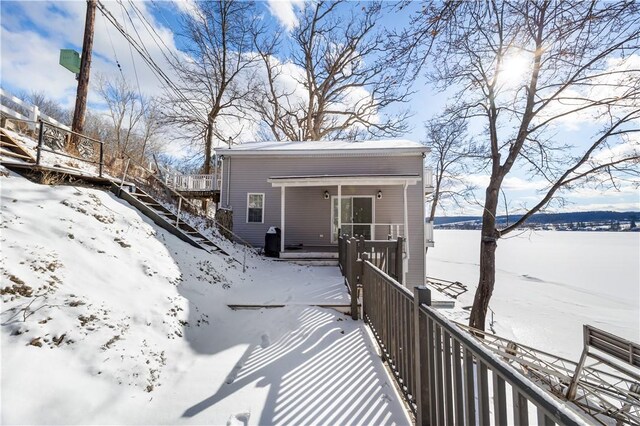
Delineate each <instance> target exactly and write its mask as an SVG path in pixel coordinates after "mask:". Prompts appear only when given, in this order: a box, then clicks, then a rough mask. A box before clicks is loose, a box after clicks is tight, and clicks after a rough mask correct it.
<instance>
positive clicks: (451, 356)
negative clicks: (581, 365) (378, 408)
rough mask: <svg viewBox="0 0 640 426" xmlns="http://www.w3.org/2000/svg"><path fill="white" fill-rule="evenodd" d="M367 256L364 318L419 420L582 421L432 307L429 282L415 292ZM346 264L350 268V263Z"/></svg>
mask: <svg viewBox="0 0 640 426" xmlns="http://www.w3.org/2000/svg"><path fill="white" fill-rule="evenodd" d="M350 243H351V241H349V242H347V246H348V245H349V244H350ZM367 257H368V255H367V254H366V253H365V254H363V255H362V258H361V259H360V260H359V262H361V264H362V267H361V268H362V278H361V281H362V294H363V319H364V320H365V321H366V323H367V324H368V325H369V327H370V328H371V330H372V331H373V334H374V336H375V338H376V340H377V341H378V344H379V346H380V348H381V351H382V354H383V357H384V359H385V360H386V361H387V362H388V365H389V366H390V368H391V370H392V371H393V375H394V376H395V378H396V380H397V382H398V385H399V387H400V389H401V390H402V393H403V394H404V396H405V398H406V400H407V402H408V403H409V405H410V407H411V409H412V411H413V412H414V414H415V416H416V423H417V424H419V425H476V424H481V425H488V424H491V423H494V424H497V425H503V424H518V425H528V424H529V423H530V422H532V423H535V424H544V425H552V424H566V425H574V424H581V423H582V421H581V419H580V418H579V417H578V416H577V415H576V414H574V413H573V412H572V411H570V410H569V409H568V408H566V407H565V406H564V405H563V404H562V403H560V402H559V401H557V400H556V399H554V398H553V397H552V396H550V395H549V394H547V393H546V392H545V391H543V390H542V389H540V388H538V387H537V385H535V384H534V383H533V382H531V381H529V380H528V379H527V378H526V377H524V376H523V375H522V374H520V373H519V372H517V371H516V370H515V369H514V368H513V367H511V366H510V365H509V364H507V363H506V362H504V361H503V360H501V359H499V358H498V357H496V356H495V355H494V354H492V352H491V351H490V350H489V349H487V348H485V347H483V346H482V344H481V343H479V342H478V341H477V340H476V339H475V338H474V337H472V336H471V335H470V334H468V333H467V332H465V331H463V330H461V329H460V328H458V327H457V326H456V325H455V324H453V323H452V322H451V321H449V320H447V319H446V318H444V317H443V316H442V315H440V314H439V313H438V312H437V311H436V310H434V309H433V308H431V307H430V299H431V295H430V292H429V290H428V289H427V288H426V287H416V288H415V292H414V293H412V292H411V291H409V290H408V289H407V288H406V287H404V286H403V285H402V284H400V283H399V282H398V281H397V280H395V279H394V278H393V277H391V276H390V275H389V274H387V273H385V272H384V271H383V270H381V269H380V268H378V267H376V265H375V264H374V263H372V262H370V261H369V260H367ZM351 263H355V262H351ZM345 268H346V269H347V270H349V268H350V266H349V265H348V263H347V264H345ZM491 417H493V421H492V419H491Z"/></svg>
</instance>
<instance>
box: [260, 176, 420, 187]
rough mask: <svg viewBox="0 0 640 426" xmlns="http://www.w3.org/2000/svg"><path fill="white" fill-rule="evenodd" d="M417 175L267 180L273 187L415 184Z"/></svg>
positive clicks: (280, 177) (304, 177)
mask: <svg viewBox="0 0 640 426" xmlns="http://www.w3.org/2000/svg"><path fill="white" fill-rule="evenodd" d="M419 180H420V176H418V175H346V176H331V175H323V176H272V177H270V178H269V179H267V182H269V183H270V184H271V186H273V187H283V186H284V187H290V186H336V185H373V186H376V185H404V184H407V185H415V184H416V183H418V181H419Z"/></svg>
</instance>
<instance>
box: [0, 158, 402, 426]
mask: <svg viewBox="0 0 640 426" xmlns="http://www.w3.org/2000/svg"><path fill="white" fill-rule="evenodd" d="M0 171H2V172H4V171H3V170H0ZM0 185H1V187H0V191H1V194H0V195H1V199H0V202H1V209H2V210H1V213H2V221H1V223H0V232H1V233H0V242H1V250H2V266H1V269H0V273H1V278H0V279H1V284H0V289H1V293H2V313H1V324H2V327H1V332H0V339H1V340H0V342H1V346H0V347H1V350H2V353H1V361H2V362H1V376H2V378H1V388H0V389H1V396H0V403H1V404H0V411H1V415H0V421H1V423H2V424H16V423H20V424H178V423H194V424H310V423H314V424H344V423H354V424H394V423H395V424H406V423H407V422H408V419H407V417H406V414H405V410H404V407H403V406H402V403H401V402H400V399H399V398H398V396H397V393H396V391H395V388H394V387H393V386H394V385H393V380H392V379H391V378H390V377H389V376H388V374H387V373H386V371H385V369H384V367H383V365H382V363H381V361H380V358H379V356H378V354H377V352H376V347H375V344H374V343H373V342H372V341H371V340H370V338H369V336H368V335H367V334H366V332H365V328H364V326H363V324H362V322H353V321H351V320H350V318H349V317H348V316H345V315H343V314H340V313H338V312H336V311H333V310H330V309H322V308H318V307H313V306H310V305H312V304H323V303H326V304H335V303H347V301H348V296H347V295H346V293H345V287H344V284H343V283H342V278H341V277H340V275H339V272H338V270H337V268H332V267H324V268H318V267H315V268H314V267H307V266H295V265H289V264H284V263H279V262H273V261H269V260H265V259H261V258H256V257H252V256H250V257H249V269H248V270H247V272H246V273H243V272H242V266H241V265H239V264H238V263H236V262H234V261H232V260H230V259H229V258H226V257H224V256H222V255H215V254H208V253H206V252H205V251H203V250H199V249H196V248H193V247H191V246H189V245H188V244H185V243H183V242H182V241H180V240H178V239H177V238H175V237H174V236H172V235H171V234H169V233H167V232H165V231H164V230H162V229H160V228H158V227H156V226H155V225H153V223H152V222H151V221H149V220H148V219H147V218H145V217H142V216H141V215H140V214H139V213H138V212H137V211H136V210H134V209H132V208H131V207H130V206H129V205H128V204H126V203H124V202H122V201H121V200H118V199H116V198H115V197H114V196H113V195H111V194H110V193H107V192H103V191H100V190H95V189H88V188H81V187H73V186H59V187H49V186H44V185H37V184H34V183H31V182H29V181H27V180H25V179H23V178H21V177H18V176H17V175H14V174H11V175H10V176H8V177H2V178H0ZM238 303H266V304H272V303H273V304H276V303H284V304H286V305H287V306H286V307H285V308H280V309H262V310H242V311H240V310H239V311H233V310H231V309H229V308H228V307H227V306H226V305H227V304H238Z"/></svg>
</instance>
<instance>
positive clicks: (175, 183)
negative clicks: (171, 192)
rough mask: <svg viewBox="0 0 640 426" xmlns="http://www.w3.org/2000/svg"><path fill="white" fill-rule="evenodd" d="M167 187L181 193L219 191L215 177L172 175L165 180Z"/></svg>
mask: <svg viewBox="0 0 640 426" xmlns="http://www.w3.org/2000/svg"><path fill="white" fill-rule="evenodd" d="M165 183H166V184H167V186H169V187H171V188H172V189H175V190H176V191H181V192H190V191H214V190H216V189H218V182H217V179H216V176H215V175H212V174H211V175H202V174H200V175H180V174H170V175H167V176H166V178H165Z"/></svg>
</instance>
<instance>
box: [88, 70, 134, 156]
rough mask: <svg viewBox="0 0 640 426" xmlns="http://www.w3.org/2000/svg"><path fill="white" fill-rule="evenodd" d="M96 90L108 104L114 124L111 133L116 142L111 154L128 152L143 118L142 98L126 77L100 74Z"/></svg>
mask: <svg viewBox="0 0 640 426" xmlns="http://www.w3.org/2000/svg"><path fill="white" fill-rule="evenodd" d="M96 91H97V93H98V94H99V95H100V97H101V98H102V100H104V102H105V103H106V104H107V108H108V115H109V118H110V119H111V122H112V124H113V133H112V134H111V136H112V138H113V142H114V143H115V147H114V152H113V153H111V156H121V155H123V154H128V153H129V150H130V146H131V142H132V138H133V136H134V133H135V129H136V127H137V126H138V124H139V123H140V121H141V120H142V118H143V108H142V99H140V96H139V95H138V94H137V93H136V92H135V91H134V89H133V87H131V85H130V84H129V82H128V81H127V80H125V79H124V77H120V76H117V77H115V78H109V77H107V76H106V75H104V74H103V75H99V76H98V78H97V82H96Z"/></svg>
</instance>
